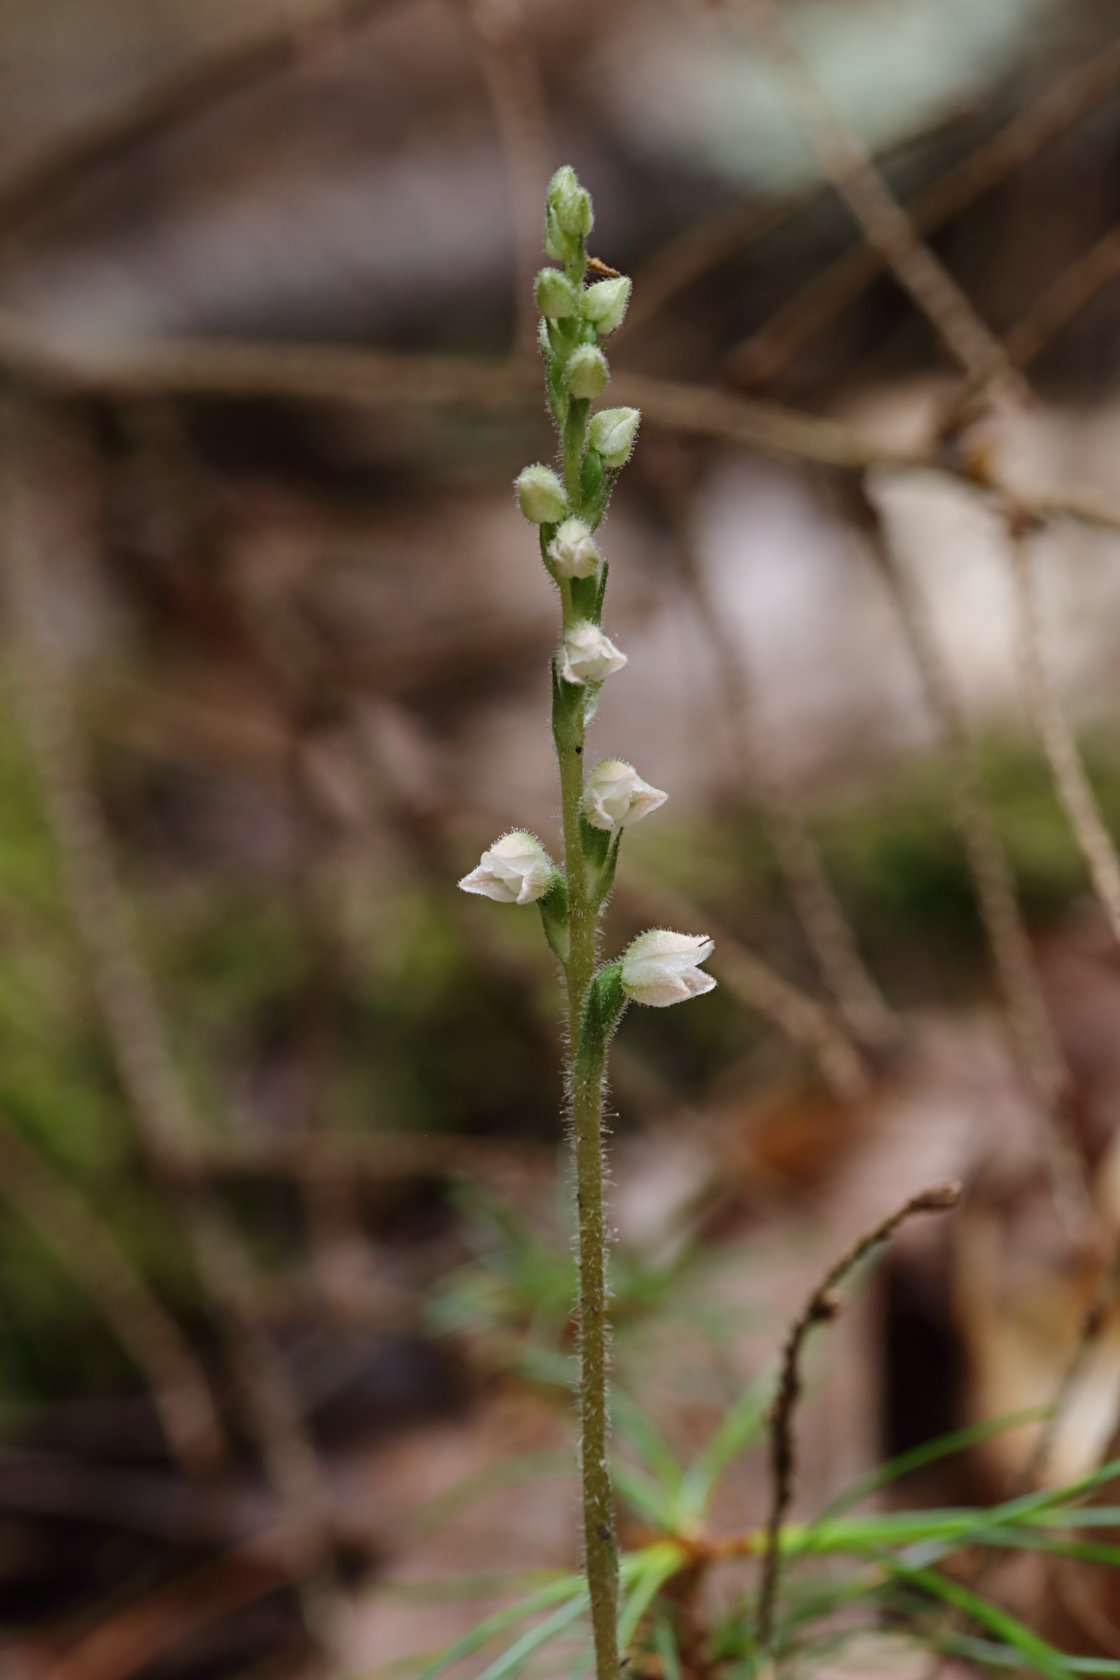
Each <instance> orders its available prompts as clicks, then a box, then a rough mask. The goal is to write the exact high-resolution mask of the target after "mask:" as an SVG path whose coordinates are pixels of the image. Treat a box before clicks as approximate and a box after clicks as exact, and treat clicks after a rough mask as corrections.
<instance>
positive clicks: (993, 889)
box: [849, 484, 1086, 1210]
mask: <svg viewBox="0 0 1120 1680" xmlns="http://www.w3.org/2000/svg"><path fill="white" fill-rule="evenodd" d="M850 495H851V499H850V502H849V506H850V508H851V510H852V512H853V514H854V517H855V519H856V521H857V523H858V526H859V528H860V529H861V530H862V531H863V533H864V535H865V537H866V540H867V552H868V554H869V557H870V558H871V560H872V562H873V564H874V565H875V568H876V570H877V571H878V573H879V575H880V577H881V578H882V580H883V582H884V584H885V585H886V588H887V591H888V593H889V595H890V597H891V600H892V602H893V603H894V606H895V609H896V611H897V613H898V616H899V620H900V623H901V625H902V629H903V633H904V634H905V637H906V641H907V644H908V646H909V648H910V653H911V656H912V658H913V660H914V664H915V667H916V669H917V671H918V675H919V679H920V681H921V684H922V688H923V690H924V693H925V697H926V702H927V704H928V706H929V709H930V711H931V713H932V715H933V717H934V720H935V722H936V724H937V728H938V730H939V732H940V735H941V739H942V742H943V745H944V748H945V752H946V755H947V757H948V760H949V764H950V767H951V770H952V776H953V794H954V803H955V806H956V817H957V824H958V827H959V829H960V834H961V839H962V841H963V843H964V849H965V854H966V857H967V859H968V866H969V870H970V873H971V875H972V880H973V885H974V887H975V889H976V897H977V901H978V905H979V909H980V917H981V920H982V922H983V924H984V930H985V933H986V934H987V937H988V943H989V945H990V947H991V952H992V959H993V961H994V963H995V968H996V974H997V976H998V979H999V985H1000V990H1001V992H1002V993H1003V999H1004V1004H1005V1007H1006V1010H1007V1020H1008V1026H1009V1028H1010V1035H1011V1042H1012V1045H1013V1048H1014V1050H1015V1054H1016V1057H1017V1060H1018V1062H1019V1065H1020V1067H1021V1068H1022V1070H1023V1073H1024V1075H1025V1076H1026V1079H1027V1083H1028V1085H1029V1087H1030V1089H1031V1090H1032V1091H1033V1093H1034V1095H1035V1098H1036V1100H1037V1102H1038V1103H1039V1105H1040V1107H1041V1109H1042V1111H1043V1113H1044V1114H1046V1115H1047V1116H1048V1117H1049V1118H1050V1120H1051V1121H1052V1123H1053V1144H1054V1150H1053V1160H1052V1165H1053V1170H1054V1173H1055V1178H1056V1182H1058V1184H1059V1185H1060V1186H1061V1188H1062V1190H1063V1193H1064V1196H1065V1199H1066V1201H1067V1203H1068V1205H1069V1207H1070V1208H1071V1209H1073V1208H1077V1209H1081V1210H1084V1208H1085V1201H1086V1192H1085V1187H1084V1174H1083V1172H1082V1169H1081V1164H1080V1157H1079V1155H1078V1152H1077V1149H1076V1143H1075V1139H1074V1137H1073V1133H1072V1127H1071V1121H1070V1114H1069V1098H1070V1077H1069V1071H1068V1069H1067V1067H1066V1064H1065V1059H1064V1057H1063V1055H1062V1052H1061V1048H1060V1046H1059V1044H1058V1041H1057V1038H1056V1036H1055V1033H1054V1028H1053V1024H1052V1022H1051V1020H1050V1014H1049V1011H1048V1009H1047V1007H1046V1002H1045V999H1044V998H1043V995H1042V989H1041V986H1040V984H1039V979H1038V972H1037V969H1036V967H1035V962H1034V956H1033V953H1032V951H1031V946H1030V940H1029V938H1028V937H1027V931H1026V928H1025V926H1024V924H1023V918H1022V914H1021V912H1020V910H1019V903H1018V899H1017V897H1016V892H1015V882H1014V879H1013V877H1012V873H1011V866H1010V864H1009V862H1008V859H1007V853H1006V852H1005V850H1004V848H1003V845H1002V844H1001V842H1000V839H999V836H998V835H997V833H996V830H995V826H994V824H993V822H992V818H991V814H990V812H989V810H988V805H987V801H986V800H985V798H984V793H983V789H982V787H981V784H980V779H979V776H978V774H977V770H976V765H975V761H974V757H973V751H972V743H971V740H970V737H969V731H968V725H967V723H966V721H965V715H964V709H963V706H962V704H961V700H960V696H959V694H958V692H957V689H956V684H955V683H954V680H953V676H952V672H951V670H950V667H949V663H948V661H947V660H946V658H945V655H944V652H943V650H942V648H941V646H940V644H939V643H938V640H937V637H936V635H935V633H934V629H933V625H932V623H931V621H930V616H929V613H928V610H927V609H926V606H925V604H924V602H923V600H922V597H921V595H920V593H919V591H918V589H917V588H916V586H915V584H914V582H913V580H912V579H911V578H909V577H908V576H907V574H906V572H905V570H904V569H903V567H902V566H901V565H900V564H899V563H898V560H897V558H896V557H895V554H894V552H893V549H892V548H891V544H890V540H889V538H888V536H887V532H886V529H885V526H884V523H883V519H882V516H881V514H880V513H879V510H878V508H877V507H876V506H875V505H874V503H873V502H872V500H871V498H870V496H869V495H868V494H867V491H866V489H865V488H864V487H863V486H862V484H860V485H856V484H853V485H852V486H851V487H850Z"/></svg>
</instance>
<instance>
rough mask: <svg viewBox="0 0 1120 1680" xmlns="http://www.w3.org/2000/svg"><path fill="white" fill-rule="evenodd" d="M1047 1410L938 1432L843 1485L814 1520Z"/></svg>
mask: <svg viewBox="0 0 1120 1680" xmlns="http://www.w3.org/2000/svg"><path fill="white" fill-rule="evenodd" d="M1049 1411H1050V1408H1049V1407H1048V1406H1032V1407H1031V1408H1030V1409H1029V1410H1027V1411H1022V1412H1008V1413H1007V1414H1006V1415H1005V1416H1004V1417H999V1418H990V1419H989V1420H988V1421H987V1422H985V1423H974V1424H970V1425H969V1427H968V1428H967V1429H955V1430H954V1431H953V1432H952V1434H951V1435H939V1436H938V1437H937V1439H936V1440H935V1441H927V1442H926V1443H925V1445H924V1446H920V1447H911V1449H910V1451H909V1452H904V1453H899V1454H898V1456H897V1457H896V1458H889V1459H888V1460H887V1462H886V1463H885V1464H880V1465H877V1466H876V1468H875V1469H874V1470H871V1471H869V1472H868V1474H867V1475H866V1476H861V1477H860V1479H859V1480H858V1481H857V1482H853V1483H852V1484H851V1486H850V1487H847V1488H845V1489H844V1491H843V1492H842V1493H840V1494H838V1495H837V1496H836V1498H835V1499H834V1500H833V1501H832V1502H831V1504H829V1505H826V1506H825V1508H824V1510H823V1511H822V1512H821V1514H820V1516H819V1517H818V1518H817V1521H818V1522H827V1521H828V1520H829V1519H830V1518H831V1517H837V1516H840V1515H841V1514H842V1513H843V1512H844V1511H850V1510H851V1508H852V1506H853V1505H858V1504H859V1503H860V1502H861V1500H864V1499H869V1498H870V1497H871V1495H872V1494H873V1493H878V1492H879V1490H880V1488H884V1487H889V1485H890V1484H891V1482H896V1481H899V1480H900V1479H901V1478H902V1477H903V1476H908V1475H909V1474H910V1473H911V1471H913V1470H922V1469H924V1468H925V1466H926V1465H927V1464H935V1463H936V1462H937V1461H938V1459H942V1458H951V1457H952V1455H953V1454H954V1453H959V1452H966V1451H967V1450H968V1448H969V1447H974V1446H978V1445H979V1443H980V1442H981V1441H990V1440H991V1439H992V1437H993V1436H994V1435H1002V1434H1004V1433H1005V1432H1006V1431H1007V1430H1008V1429H1016V1428H1018V1427H1019V1425H1020V1424H1024V1423H1038V1422H1039V1421H1040V1420H1041V1419H1043V1418H1045V1417H1047V1416H1048V1415H1049Z"/></svg>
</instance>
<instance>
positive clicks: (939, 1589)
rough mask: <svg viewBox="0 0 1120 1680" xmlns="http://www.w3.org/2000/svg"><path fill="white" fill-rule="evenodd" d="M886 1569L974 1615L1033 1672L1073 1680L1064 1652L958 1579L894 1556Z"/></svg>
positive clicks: (885, 1564) (886, 1561) (1056, 1679)
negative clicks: (914, 1566)
mask: <svg viewBox="0 0 1120 1680" xmlns="http://www.w3.org/2000/svg"><path fill="white" fill-rule="evenodd" d="M881 1562H882V1564H883V1567H884V1569H886V1570H887V1571H888V1572H889V1573H890V1574H891V1575H892V1576H893V1577H894V1578H895V1579H896V1580H900V1581H906V1582H907V1583H908V1584H910V1585H911V1586H916V1587H923V1588H925V1590H926V1591H927V1592H929V1593H932V1594H933V1595H934V1597H935V1598H940V1599H941V1600H942V1601H943V1602H944V1603H946V1604H951V1605H952V1606H953V1608H954V1609H955V1610H963V1611H964V1613H965V1614H966V1615H967V1616H971V1618H972V1620H973V1621H974V1622H979V1623H980V1625H981V1627H985V1628H987V1629H988V1630H989V1632H991V1633H994V1634H996V1635H997V1636H998V1637H999V1638H1000V1639H1001V1640H1002V1641H1003V1642H1004V1644H1006V1645H1010V1646H1012V1647H1013V1648H1014V1649H1015V1650H1016V1651H1018V1652H1019V1655H1020V1657H1021V1658H1022V1659H1023V1660H1024V1661H1026V1662H1028V1663H1031V1664H1033V1667H1034V1671H1035V1672H1036V1673H1037V1674H1042V1675H1044V1676H1045V1677H1046V1680H1070V1675H1071V1673H1073V1672H1074V1671H1073V1670H1071V1669H1070V1666H1069V1662H1068V1660H1067V1658H1066V1657H1065V1655H1064V1654H1063V1653H1062V1652H1061V1651H1059V1650H1058V1649H1057V1647H1056V1646H1054V1645H1051V1644H1049V1642H1048V1641H1047V1640H1045V1639H1040V1638H1039V1636H1038V1634H1037V1633H1032V1632H1031V1630H1030V1628H1029V1627H1026V1626H1024V1624H1023V1623H1022V1622H1021V1621H1019V1619H1018V1617H1016V1616H1013V1615H1011V1613H1010V1611H1008V1610H1003V1609H1001V1608H1000V1606H999V1605H998V1604H993V1603H991V1601H990V1600H989V1599H986V1598H982V1597H981V1595H980V1594H979V1593H975V1592H973V1591H971V1589H970V1588H968V1587H965V1586H962V1585H961V1583H960V1582H959V1581H951V1580H950V1579H949V1577H948V1576H947V1575H942V1574H940V1573H939V1572H938V1571H937V1570H936V1569H908V1568H906V1567H905V1565H901V1564H898V1563H896V1562H895V1560H894V1559H887V1558H883V1559H882V1560H881Z"/></svg>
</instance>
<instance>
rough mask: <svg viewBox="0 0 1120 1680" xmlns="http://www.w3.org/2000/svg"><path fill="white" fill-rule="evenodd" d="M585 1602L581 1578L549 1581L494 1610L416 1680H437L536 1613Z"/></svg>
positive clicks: (575, 1576)
mask: <svg viewBox="0 0 1120 1680" xmlns="http://www.w3.org/2000/svg"><path fill="white" fill-rule="evenodd" d="M586 1598H587V1583H586V1581H585V1580H584V1579H583V1576H582V1575H564V1576H562V1577H561V1578H560V1579H559V1580H558V1581H550V1582H549V1584H548V1585H547V1586H544V1587H541V1588H540V1589H539V1591H537V1592H535V1593H530V1594H529V1595H528V1597H527V1598H522V1599H519V1600H518V1601H517V1603H516V1604H509V1605H507V1606H506V1608H505V1609H504V1610H495V1612H494V1614H493V1615H492V1616H486V1617H484V1618H483V1620H482V1621H481V1622H478V1623H476V1624H475V1626H474V1627H473V1628H471V1629H470V1631H469V1632H467V1633H464V1634H463V1635H462V1636H461V1638H459V1639H456V1640H455V1641H454V1643H453V1644H451V1645H448V1646H446V1647H445V1648H444V1649H443V1650H442V1651H441V1652H440V1653H439V1655H438V1656H435V1657H433V1658H432V1660H431V1661H430V1662H429V1663H428V1664H427V1665H426V1667H424V1668H422V1669H421V1671H420V1673H419V1674H418V1675H417V1676H416V1680H436V1676H437V1675H440V1674H443V1673H444V1672H445V1670H447V1669H449V1668H451V1667H452V1666H453V1665H454V1664H455V1663H457V1662H460V1661H461V1660H462V1658H463V1657H471V1656H473V1655H474V1653H475V1652H476V1651H480V1650H481V1649H482V1647H483V1646H484V1645H488V1644H489V1643H490V1641H491V1639H494V1638H496V1636H497V1635H498V1634H499V1633H504V1632H505V1630H506V1629H507V1628H509V1627H515V1626H516V1624H517V1623H518V1622H524V1621H526V1620H527V1619H528V1618H529V1617H530V1616H535V1615H536V1614H537V1612H538V1611H539V1610H548V1609H550V1608H551V1606H552V1605H554V1604H557V1603H563V1604H564V1607H565V1608H569V1607H570V1604H571V1603H573V1602H574V1603H576V1604H578V1605H581V1606H582V1605H583V1603H584V1602H585V1600H586Z"/></svg>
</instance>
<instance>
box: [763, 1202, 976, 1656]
mask: <svg viewBox="0 0 1120 1680" xmlns="http://www.w3.org/2000/svg"><path fill="white" fill-rule="evenodd" d="M960 1197H961V1186H960V1185H959V1184H957V1183H952V1182H950V1183H945V1184H936V1185H934V1186H933V1187H932V1188H931V1189H928V1190H921V1191H919V1192H918V1194H917V1195H916V1196H911V1197H910V1199H909V1200H908V1201H906V1202H904V1203H903V1205H902V1206H901V1207H900V1208H896V1209H895V1211H894V1213H892V1214H889V1215H888V1217H887V1218H886V1219H882V1220H880V1221H879V1223H878V1224H877V1225H874V1226H872V1228H871V1229H870V1230H869V1231H866V1232H865V1233H864V1234H863V1236H861V1237H859V1238H858V1239H857V1241H856V1242H854V1243H853V1244H852V1246H851V1247H850V1248H849V1249H847V1250H846V1251H845V1253H843V1254H842V1255H841V1256H840V1258H839V1260H837V1261H836V1262H835V1264H834V1265H832V1266H830V1267H829V1269H828V1271H827V1272H826V1273H825V1275H824V1277H823V1278H822V1279H821V1281H820V1283H818V1284H817V1286H816V1288H815V1289H814V1290H813V1292H812V1294H811V1295H810V1296H809V1298H808V1300H807V1301H806V1302H805V1305H804V1306H803V1307H802V1309H801V1311H800V1313H799V1314H798V1316H797V1317H796V1318H795V1319H794V1321H793V1324H792V1325H791V1327H790V1330H789V1334H788V1335H787V1337H786V1341H785V1346H784V1347H783V1349H782V1359H781V1366H780V1370H779V1376H778V1393H777V1398H776V1399H775V1401H774V1405H773V1408H772V1410H771V1413H770V1512H769V1516H768V1518H767V1522H766V1545H765V1551H764V1553H763V1561H762V1582H761V1586H760V1588H759V1599H758V1624H757V1626H758V1642H759V1644H760V1645H761V1647H762V1649H763V1650H764V1651H766V1652H767V1653H769V1652H770V1651H771V1648H772V1646H773V1642H774V1613H775V1610H776V1608H777V1602H778V1586H779V1582H780V1577H781V1533H782V1524H783V1523H784V1522H785V1519H786V1516H787V1514H788V1512H789V1507H790V1504H791V1502H792V1500H793V1494H794V1486H795V1482H796V1476H797V1456H796V1441H795V1438H794V1423H795V1421H796V1416H797V1406H798V1402H799V1400H800V1398H801V1384H802V1377H801V1365H802V1356H803V1354H804V1350H805V1343H806V1341H807V1339H808V1336H809V1333H810V1331H811V1330H813V1329H815V1328H816V1326H817V1325H818V1324H827V1323H828V1322H829V1321H830V1320H831V1319H834V1318H835V1317H836V1314H837V1312H838V1311H839V1302H838V1301H837V1299H836V1296H835V1294H834V1293H833V1292H834V1290H836V1289H837V1288H838V1287H839V1285H840V1284H841V1283H843V1281H844V1279H845V1278H846V1277H847V1276H848V1275H849V1273H850V1272H852V1271H853V1270H854V1268H855V1267H856V1266H858V1265H859V1263H860V1261H861V1260H863V1259H864V1258H865V1257H866V1256H867V1255H868V1254H870V1253H871V1251H872V1250H873V1249H876V1248H879V1247H880V1246H881V1245H882V1244H883V1243H886V1242H889V1241H890V1239H891V1237H893V1236H894V1234H895V1232H896V1231H897V1230H898V1228H899V1226H900V1225H903V1224H905V1222H906V1220H908V1219H911V1218H912V1217H913V1216H914V1215H915V1214H919V1213H945V1212H947V1211H948V1210H949V1209H950V1208H954V1207H956V1205H957V1203H958V1202H959V1200H960Z"/></svg>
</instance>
